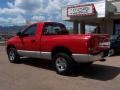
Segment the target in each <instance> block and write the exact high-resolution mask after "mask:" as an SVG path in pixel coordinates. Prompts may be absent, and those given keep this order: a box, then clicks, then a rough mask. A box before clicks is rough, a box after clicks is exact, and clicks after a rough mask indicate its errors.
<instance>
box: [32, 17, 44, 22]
mask: <svg viewBox="0 0 120 90" xmlns="http://www.w3.org/2000/svg"><path fill="white" fill-rule="evenodd" d="M31 20H32V21H45V16H33V17H32V18H31Z"/></svg>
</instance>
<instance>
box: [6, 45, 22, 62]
mask: <svg viewBox="0 0 120 90" xmlns="http://www.w3.org/2000/svg"><path fill="white" fill-rule="evenodd" d="M7 54H8V59H9V61H10V62H11V63H18V62H19V61H20V56H19V55H18V53H17V50H16V49H15V48H14V47H10V48H8V50H7Z"/></svg>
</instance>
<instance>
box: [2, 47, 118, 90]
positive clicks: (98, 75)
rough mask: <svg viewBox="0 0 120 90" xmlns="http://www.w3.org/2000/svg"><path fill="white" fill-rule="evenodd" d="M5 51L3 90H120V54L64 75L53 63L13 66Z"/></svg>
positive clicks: (23, 62)
mask: <svg viewBox="0 0 120 90" xmlns="http://www.w3.org/2000/svg"><path fill="white" fill-rule="evenodd" d="M4 48H5V47H4V46H0V90H120V56H119V55H117V56H113V57H109V58H107V61H106V62H95V63H94V64H93V65H92V66H91V67H89V68H85V67H77V68H75V71H74V72H73V73H72V74H71V75H69V76H61V75H58V74H56V72H55V71H54V70H53V68H52V65H51V63H50V62H49V61H43V60H40V59H39V60H38V59H22V60H21V63H19V64H11V63H9V61H8V58H7V55H6V53H5V49H4Z"/></svg>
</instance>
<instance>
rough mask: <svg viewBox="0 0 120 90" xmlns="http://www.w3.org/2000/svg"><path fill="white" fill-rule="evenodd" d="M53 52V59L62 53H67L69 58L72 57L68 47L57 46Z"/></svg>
mask: <svg viewBox="0 0 120 90" xmlns="http://www.w3.org/2000/svg"><path fill="white" fill-rule="evenodd" d="M51 52H52V54H51V55H52V57H53V56H54V55H56V54H57V53H60V52H63V53H66V54H68V55H69V56H71V55H72V52H71V50H70V49H68V48H67V47H64V46H57V47H55V48H53V49H52V51H51Z"/></svg>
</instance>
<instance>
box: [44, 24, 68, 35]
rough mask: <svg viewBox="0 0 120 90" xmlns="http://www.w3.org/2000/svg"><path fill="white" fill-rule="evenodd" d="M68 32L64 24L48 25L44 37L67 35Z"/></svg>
mask: <svg viewBox="0 0 120 90" xmlns="http://www.w3.org/2000/svg"><path fill="white" fill-rule="evenodd" d="M66 34H68V31H67V30H66V28H65V26H64V25H62V24H47V25H45V27H44V30H43V35H66Z"/></svg>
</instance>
